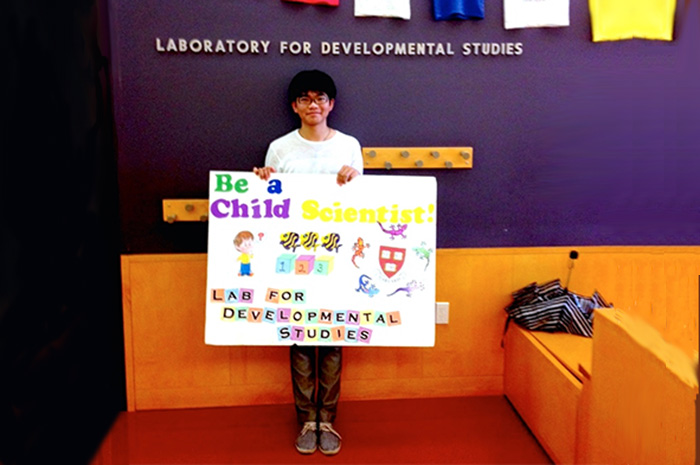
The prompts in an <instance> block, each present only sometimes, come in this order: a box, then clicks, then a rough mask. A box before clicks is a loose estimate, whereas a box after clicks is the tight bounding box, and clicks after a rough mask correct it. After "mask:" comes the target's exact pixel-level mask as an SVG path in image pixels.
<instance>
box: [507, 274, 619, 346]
mask: <svg viewBox="0 0 700 465" xmlns="http://www.w3.org/2000/svg"><path fill="white" fill-rule="evenodd" d="M610 307H611V305H610V304H608V303H607V302H606V301H605V299H604V298H603V296H601V295H600V294H599V293H598V291H595V293H594V294H593V296H592V297H583V296H580V295H578V294H575V293H573V292H571V291H569V290H568V289H565V288H563V287H561V282H560V281H559V280H558V279H555V280H554V281H550V282H548V283H545V284H543V285H541V286H540V285H538V284H537V283H532V284H529V285H527V286H525V287H524V288H522V289H520V290H518V291H515V292H514V293H513V302H512V303H511V304H510V305H508V306H507V307H506V309H505V310H506V313H508V320H507V321H506V329H507V328H508V324H509V323H510V321H511V320H513V321H515V322H516V323H517V324H519V325H520V326H522V327H524V328H526V329H529V330H531V331H547V332H565V333H569V334H577V335H579V336H585V337H591V336H593V309H595V308H610Z"/></svg>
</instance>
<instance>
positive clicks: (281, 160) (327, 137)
mask: <svg viewBox="0 0 700 465" xmlns="http://www.w3.org/2000/svg"><path fill="white" fill-rule="evenodd" d="M336 93H337V92H336V87H335V83H334V82H333V79H332V78H331V77H330V76H329V75H328V74H326V73H324V72H322V71H318V70H310V71H302V72H300V73H298V74H297V75H296V76H294V78H293V79H292V81H291V83H290V84H289V89H288V91H287V96H288V100H289V103H290V105H291V106H292V110H293V111H294V113H296V114H297V115H298V116H299V119H300V122H301V127H300V128H299V129H296V130H294V131H292V132H290V133H288V134H286V135H284V136H282V137H280V138H278V139H275V140H274V141H272V142H271V143H270V146H269V148H268V151H267V156H266V157H265V166H264V167H262V168H254V169H253V171H254V172H255V174H257V175H258V176H259V177H260V178H261V179H263V180H268V179H269V178H270V174H272V173H316V174H334V175H335V176H336V180H337V182H338V184H339V185H341V186H342V185H343V184H346V183H347V182H350V181H352V180H353V179H354V178H356V177H357V176H359V175H360V174H362V164H363V160H362V150H361V147H360V143H359V142H358V141H357V139H355V138H354V137H352V136H349V135H347V134H344V133H342V132H340V131H338V130H337V129H333V128H331V127H330V126H328V115H329V114H330V113H331V111H333V107H334V106H335V97H336ZM290 362H291V372H292V388H293V392H294V402H295V407H296V412H297V420H298V421H299V423H300V424H301V432H300V433H299V435H298V436H297V438H296V441H295V447H296V448H297V450H298V451H299V452H300V453H302V454H311V453H313V452H314V451H315V450H316V448H317V447H318V448H319V449H320V450H321V452H322V453H324V454H327V455H332V454H336V453H338V451H340V446H341V437H340V434H338V432H337V431H336V430H335V429H334V428H333V421H334V420H335V417H336V411H337V406H338V399H339V398H340V372H341V366H342V350H341V347H330V346H319V347H314V346H297V345H292V346H291V348H290ZM317 384H318V386H317Z"/></svg>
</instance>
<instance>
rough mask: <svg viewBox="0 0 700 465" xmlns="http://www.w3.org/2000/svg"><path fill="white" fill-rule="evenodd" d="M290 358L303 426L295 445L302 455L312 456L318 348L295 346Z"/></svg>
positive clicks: (315, 415) (315, 417)
mask: <svg viewBox="0 0 700 465" xmlns="http://www.w3.org/2000/svg"><path fill="white" fill-rule="evenodd" d="M289 357H290V365H291V372H292V390H293V392H294V405H295V408H296V412H297V420H298V421H299V423H300V424H302V425H303V428H302V430H301V432H300V433H299V435H298V436H297V439H296V442H295V444H294V445H295V447H296V448H297V450H298V451H299V452H301V453H302V454H310V453H312V452H314V451H315V450H316V443H317V436H316V429H317V428H316V422H317V412H316V400H315V388H316V348H315V347H308V346H297V345H293V346H291V347H290V350H289Z"/></svg>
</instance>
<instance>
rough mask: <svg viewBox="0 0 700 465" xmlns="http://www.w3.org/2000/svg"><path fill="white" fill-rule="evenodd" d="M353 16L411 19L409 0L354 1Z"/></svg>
mask: <svg viewBox="0 0 700 465" xmlns="http://www.w3.org/2000/svg"><path fill="white" fill-rule="evenodd" d="M355 16H359V17H361V16H381V17H386V18H400V19H411V1H410V0H355Z"/></svg>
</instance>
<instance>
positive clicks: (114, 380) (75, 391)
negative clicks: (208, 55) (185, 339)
mask: <svg viewBox="0 0 700 465" xmlns="http://www.w3.org/2000/svg"><path fill="white" fill-rule="evenodd" d="M3 9H4V10H5V14H3V15H2V17H3V18H7V20H6V21H3V22H4V23H5V24H3V26H2V27H0V31H2V32H0V36H1V37H0V43H1V44H2V47H3V48H6V49H5V50H3V53H2V56H3V57H4V59H5V63H4V67H3V69H4V70H5V72H4V73H3V74H5V76H6V79H7V80H6V81H5V82H9V86H4V87H3V91H4V94H5V95H3V98H2V100H3V104H2V106H1V108H2V110H0V114H1V115H2V122H1V123H2V127H3V129H4V130H3V133H2V134H1V135H0V137H2V139H0V154H2V168H1V169H0V177H1V178H2V182H1V183H0V188H1V189H2V195H1V198H3V199H6V202H4V207H3V209H4V212H3V216H4V218H3V220H2V222H1V224H0V239H1V242H0V257H1V258H0V380H2V381H0V437H1V438H2V440H0V462H1V463H3V464H5V465H13V464H34V463H37V464H38V463H42V464H43V463H72V464H80V463H87V462H88V461H89V459H90V457H91V455H92V454H93V452H94V451H95V450H96V449H97V447H98V446H99V442H100V440H101V438H102V437H103V435H104V434H105V433H106V432H107V431H108V428H109V426H110V425H111V423H112V421H113V420H114V418H115V417H116V414H117V413H118V412H119V411H120V410H122V409H124V408H125V394H124V374H123V363H124V362H123V349H122V347H123V343H122V340H123V337H122V329H121V328H122V325H121V293H120V285H119V280H120V276H119V259H118V250H119V241H118V234H117V232H118V223H117V214H116V211H117V209H116V205H117V187H116V185H117V183H116V159H115V153H116V151H115V148H114V142H113V131H112V126H113V118H112V115H111V104H110V103H109V102H110V97H109V90H108V77H107V76H108V74H107V70H106V66H105V65H106V63H107V60H106V59H105V58H104V56H103V53H102V51H101V50H100V47H99V39H100V34H103V37H106V32H105V31H101V30H100V28H99V26H98V24H99V23H100V21H99V20H100V16H99V15H100V13H99V8H98V4H97V2H96V1H94V0H92V1H91V0H86V1H84V2H70V3H68V4H64V3H45V2H37V1H34V0H30V1H26V0H10V1H9V2H6V4H5V7H4V8H3ZM101 23H102V24H106V21H102V22H101ZM8 199H12V200H11V201H7V200H8Z"/></svg>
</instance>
